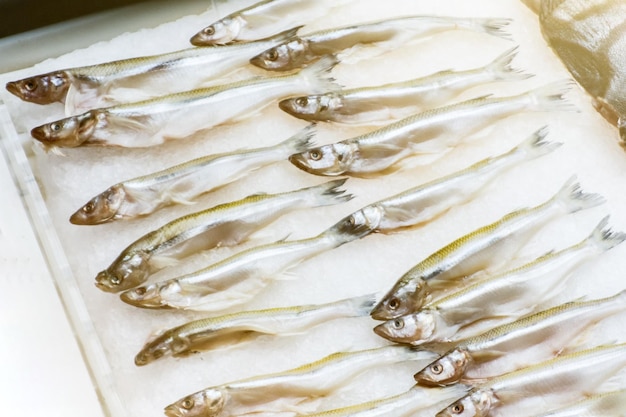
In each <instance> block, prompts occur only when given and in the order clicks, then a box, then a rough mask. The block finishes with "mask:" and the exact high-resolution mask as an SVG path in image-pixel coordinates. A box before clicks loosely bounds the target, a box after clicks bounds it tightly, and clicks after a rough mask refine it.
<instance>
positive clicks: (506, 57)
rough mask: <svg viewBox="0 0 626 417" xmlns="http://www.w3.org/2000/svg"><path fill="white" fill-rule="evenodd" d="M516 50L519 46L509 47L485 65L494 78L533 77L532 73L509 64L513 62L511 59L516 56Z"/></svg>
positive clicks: (517, 78)
mask: <svg viewBox="0 0 626 417" xmlns="http://www.w3.org/2000/svg"><path fill="white" fill-rule="evenodd" d="M518 50H519V46H516V47H514V48H511V49H509V50H508V51H505V52H504V53H503V54H502V55H500V56H498V57H497V58H496V59H494V60H493V61H492V62H491V63H490V64H489V65H487V70H488V71H489V72H490V73H491V74H493V76H494V77H495V78H496V80H502V81H515V80H526V79H528V78H530V77H534V74H530V73H527V72H524V71H523V70H520V69H517V68H513V67H512V66H511V62H513V59H515V57H516V56H517V51H518Z"/></svg>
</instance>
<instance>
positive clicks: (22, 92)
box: [6, 71, 71, 104]
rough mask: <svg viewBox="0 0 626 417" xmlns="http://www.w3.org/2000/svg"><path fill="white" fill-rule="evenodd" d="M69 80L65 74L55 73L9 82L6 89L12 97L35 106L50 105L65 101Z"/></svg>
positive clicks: (63, 72)
mask: <svg viewBox="0 0 626 417" xmlns="http://www.w3.org/2000/svg"><path fill="white" fill-rule="evenodd" d="M70 85H71V80H70V77H69V75H68V74H67V72H65V71H57V72H51V73H48V74H42V75H37V76H34V77H29V78H24V79H23V80H18V81H10V82H8V83H7V84H6V89H7V90H8V91H9V92H10V93H11V94H13V95H15V96H17V97H19V98H21V99H22V100H24V101H28V102H31V103H36V104H50V103H54V102H57V101H58V102H61V103H63V102H64V101H65V96H66V95H67V90H68V89H69V88H70Z"/></svg>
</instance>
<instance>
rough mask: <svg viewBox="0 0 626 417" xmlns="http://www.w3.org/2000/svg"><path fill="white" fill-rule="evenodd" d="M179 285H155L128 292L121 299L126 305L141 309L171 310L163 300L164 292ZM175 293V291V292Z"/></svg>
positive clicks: (122, 294) (121, 295)
mask: <svg viewBox="0 0 626 417" xmlns="http://www.w3.org/2000/svg"><path fill="white" fill-rule="evenodd" d="M175 286H177V284H175V283H174V282H170V283H168V282H165V283H154V284H148V285H143V286H140V287H136V288H133V289H130V290H126V291H124V292H123V293H121V294H120V299H121V300H122V301H123V302H125V303H126V304H130V305H132V306H135V307H140V308H154V309H160V308H169V306H168V305H167V304H166V303H165V302H164V300H163V299H162V291H165V292H167V291H168V290H171V287H175ZM174 291H175V290H174Z"/></svg>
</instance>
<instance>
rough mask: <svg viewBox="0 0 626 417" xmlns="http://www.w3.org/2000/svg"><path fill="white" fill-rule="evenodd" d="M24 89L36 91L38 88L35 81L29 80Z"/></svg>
mask: <svg viewBox="0 0 626 417" xmlns="http://www.w3.org/2000/svg"><path fill="white" fill-rule="evenodd" d="M24 88H26V90H28V91H34V90H35V88H37V84H36V83H35V82H34V81H33V80H29V81H26V83H24Z"/></svg>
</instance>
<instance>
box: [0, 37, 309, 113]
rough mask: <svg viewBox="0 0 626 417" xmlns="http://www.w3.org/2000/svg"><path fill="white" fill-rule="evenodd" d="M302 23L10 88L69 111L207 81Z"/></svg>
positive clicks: (30, 79)
mask: <svg viewBox="0 0 626 417" xmlns="http://www.w3.org/2000/svg"><path fill="white" fill-rule="evenodd" d="M298 29H299V28H294V29H290V30H288V31H286V32H283V33H280V34H278V35H276V36H273V37H270V38H267V39H262V40H259V41H256V42H248V43H245V44H244V43H241V44H235V45H229V46H223V47H204V48H191V49H184V50H181V51H176V52H170V53H167V54H161V55H153V56H145V57H138V58H130V59H123V60H119V61H112V62H106V63H103V64H97V65H90V66H86V67H76V68H67V69H61V70H56V71H52V72H49V73H46V74H41V75H36V76H33V77H28V78H25V79H22V80H17V81H11V82H9V83H7V85H6V88H7V90H8V91H9V92H10V93H12V94H13V95H15V96H17V97H19V98H20V99H22V100H24V101H28V102H31V103H36V104H50V103H54V102H61V103H65V113H66V115H68V116H69V115H74V114H76V113H83V112H85V111H87V110H89V109H93V108H98V107H109V106H113V105H117V104H121V103H123V102H136V101H139V100H147V99H150V98H154V97H158V96H163V95H166V94H172V93H176V92H179V91H188V90H193V89H196V88H200V87H203V86H205V85H206V84H207V83H208V82H210V81H212V80H214V79H215V78H217V77H219V76H221V75H225V74H227V73H229V72H231V71H233V70H235V69H237V68H239V67H242V66H243V65H245V64H247V63H248V59H249V58H250V57H252V56H254V55H256V54H258V53H259V52H262V51H264V50H266V49H267V48H269V47H271V46H274V45H276V44H278V43H281V42H283V41H284V40H286V39H289V38H290V37H292V36H294V35H295V34H296V32H297V31H298Z"/></svg>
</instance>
